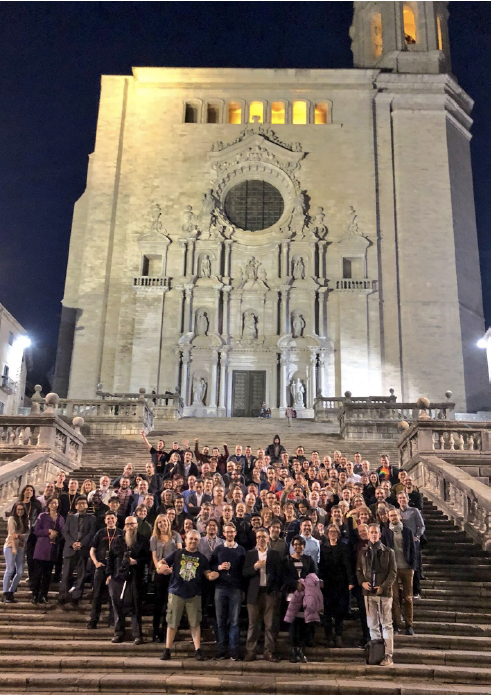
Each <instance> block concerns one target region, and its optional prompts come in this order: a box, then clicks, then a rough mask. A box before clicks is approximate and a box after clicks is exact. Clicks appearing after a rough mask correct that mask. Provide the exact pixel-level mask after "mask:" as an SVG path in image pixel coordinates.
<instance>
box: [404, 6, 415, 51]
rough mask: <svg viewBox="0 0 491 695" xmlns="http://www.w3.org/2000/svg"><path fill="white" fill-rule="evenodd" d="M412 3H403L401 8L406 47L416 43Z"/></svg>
mask: <svg viewBox="0 0 491 695" xmlns="http://www.w3.org/2000/svg"><path fill="white" fill-rule="evenodd" d="M411 5H412V3H409V2H405V3H404V4H403V8H402V14H403V18H404V40H405V42H406V45H407V46H410V45H411V44H414V43H416V40H417V35H416V14H415V12H414V9H413V8H412V6H411Z"/></svg>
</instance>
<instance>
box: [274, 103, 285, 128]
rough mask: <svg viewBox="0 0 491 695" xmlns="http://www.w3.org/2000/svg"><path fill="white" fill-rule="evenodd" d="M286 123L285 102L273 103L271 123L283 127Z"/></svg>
mask: <svg viewBox="0 0 491 695" xmlns="http://www.w3.org/2000/svg"><path fill="white" fill-rule="evenodd" d="M284 122H285V102H283V101H273V103H272V104H271V123H276V124H277V125H282V124H284Z"/></svg>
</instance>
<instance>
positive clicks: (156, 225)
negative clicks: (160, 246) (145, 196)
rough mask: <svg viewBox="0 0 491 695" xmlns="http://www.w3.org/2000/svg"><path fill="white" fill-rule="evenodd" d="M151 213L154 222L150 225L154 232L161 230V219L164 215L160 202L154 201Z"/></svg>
mask: <svg viewBox="0 0 491 695" xmlns="http://www.w3.org/2000/svg"><path fill="white" fill-rule="evenodd" d="M151 215H152V223H151V225H150V228H151V230H152V232H161V231H162V222H161V221H160V218H161V217H162V209H161V207H160V205H159V204H158V203H154V204H153V205H152V210H151Z"/></svg>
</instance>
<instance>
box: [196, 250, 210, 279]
mask: <svg viewBox="0 0 491 695" xmlns="http://www.w3.org/2000/svg"><path fill="white" fill-rule="evenodd" d="M199 274H200V276H201V277H202V278H209V277H210V276H211V261H210V257H209V256H208V255H206V256H203V258H202V259H201V261H200V264H199Z"/></svg>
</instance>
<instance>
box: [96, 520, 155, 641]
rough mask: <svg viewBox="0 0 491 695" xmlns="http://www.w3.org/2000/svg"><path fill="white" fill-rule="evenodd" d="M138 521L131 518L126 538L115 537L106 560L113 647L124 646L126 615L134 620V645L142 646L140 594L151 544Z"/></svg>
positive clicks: (127, 522) (125, 533)
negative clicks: (139, 528) (119, 644)
mask: <svg viewBox="0 0 491 695" xmlns="http://www.w3.org/2000/svg"><path fill="white" fill-rule="evenodd" d="M137 528H138V520H137V518H136V517H135V516H128V517H126V519H125V522H124V535H121V536H119V537H116V538H115V539H114V541H113V542H112V544H111V549H110V550H109V555H108V557H107V564H106V575H107V580H106V582H107V584H108V586H109V595H110V597H111V601H112V605H113V611H114V637H113V639H112V640H111V641H112V642H114V643H119V642H124V637H125V629H126V625H125V623H126V615H130V616H131V632H132V635H133V640H134V644H136V645H138V644H142V642H143V639H142V628H141V590H142V584H143V572H144V568H145V563H146V561H147V557H148V552H149V549H148V540H147V539H146V538H144V537H143V536H141V535H140V534H139V533H138V531H137Z"/></svg>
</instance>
